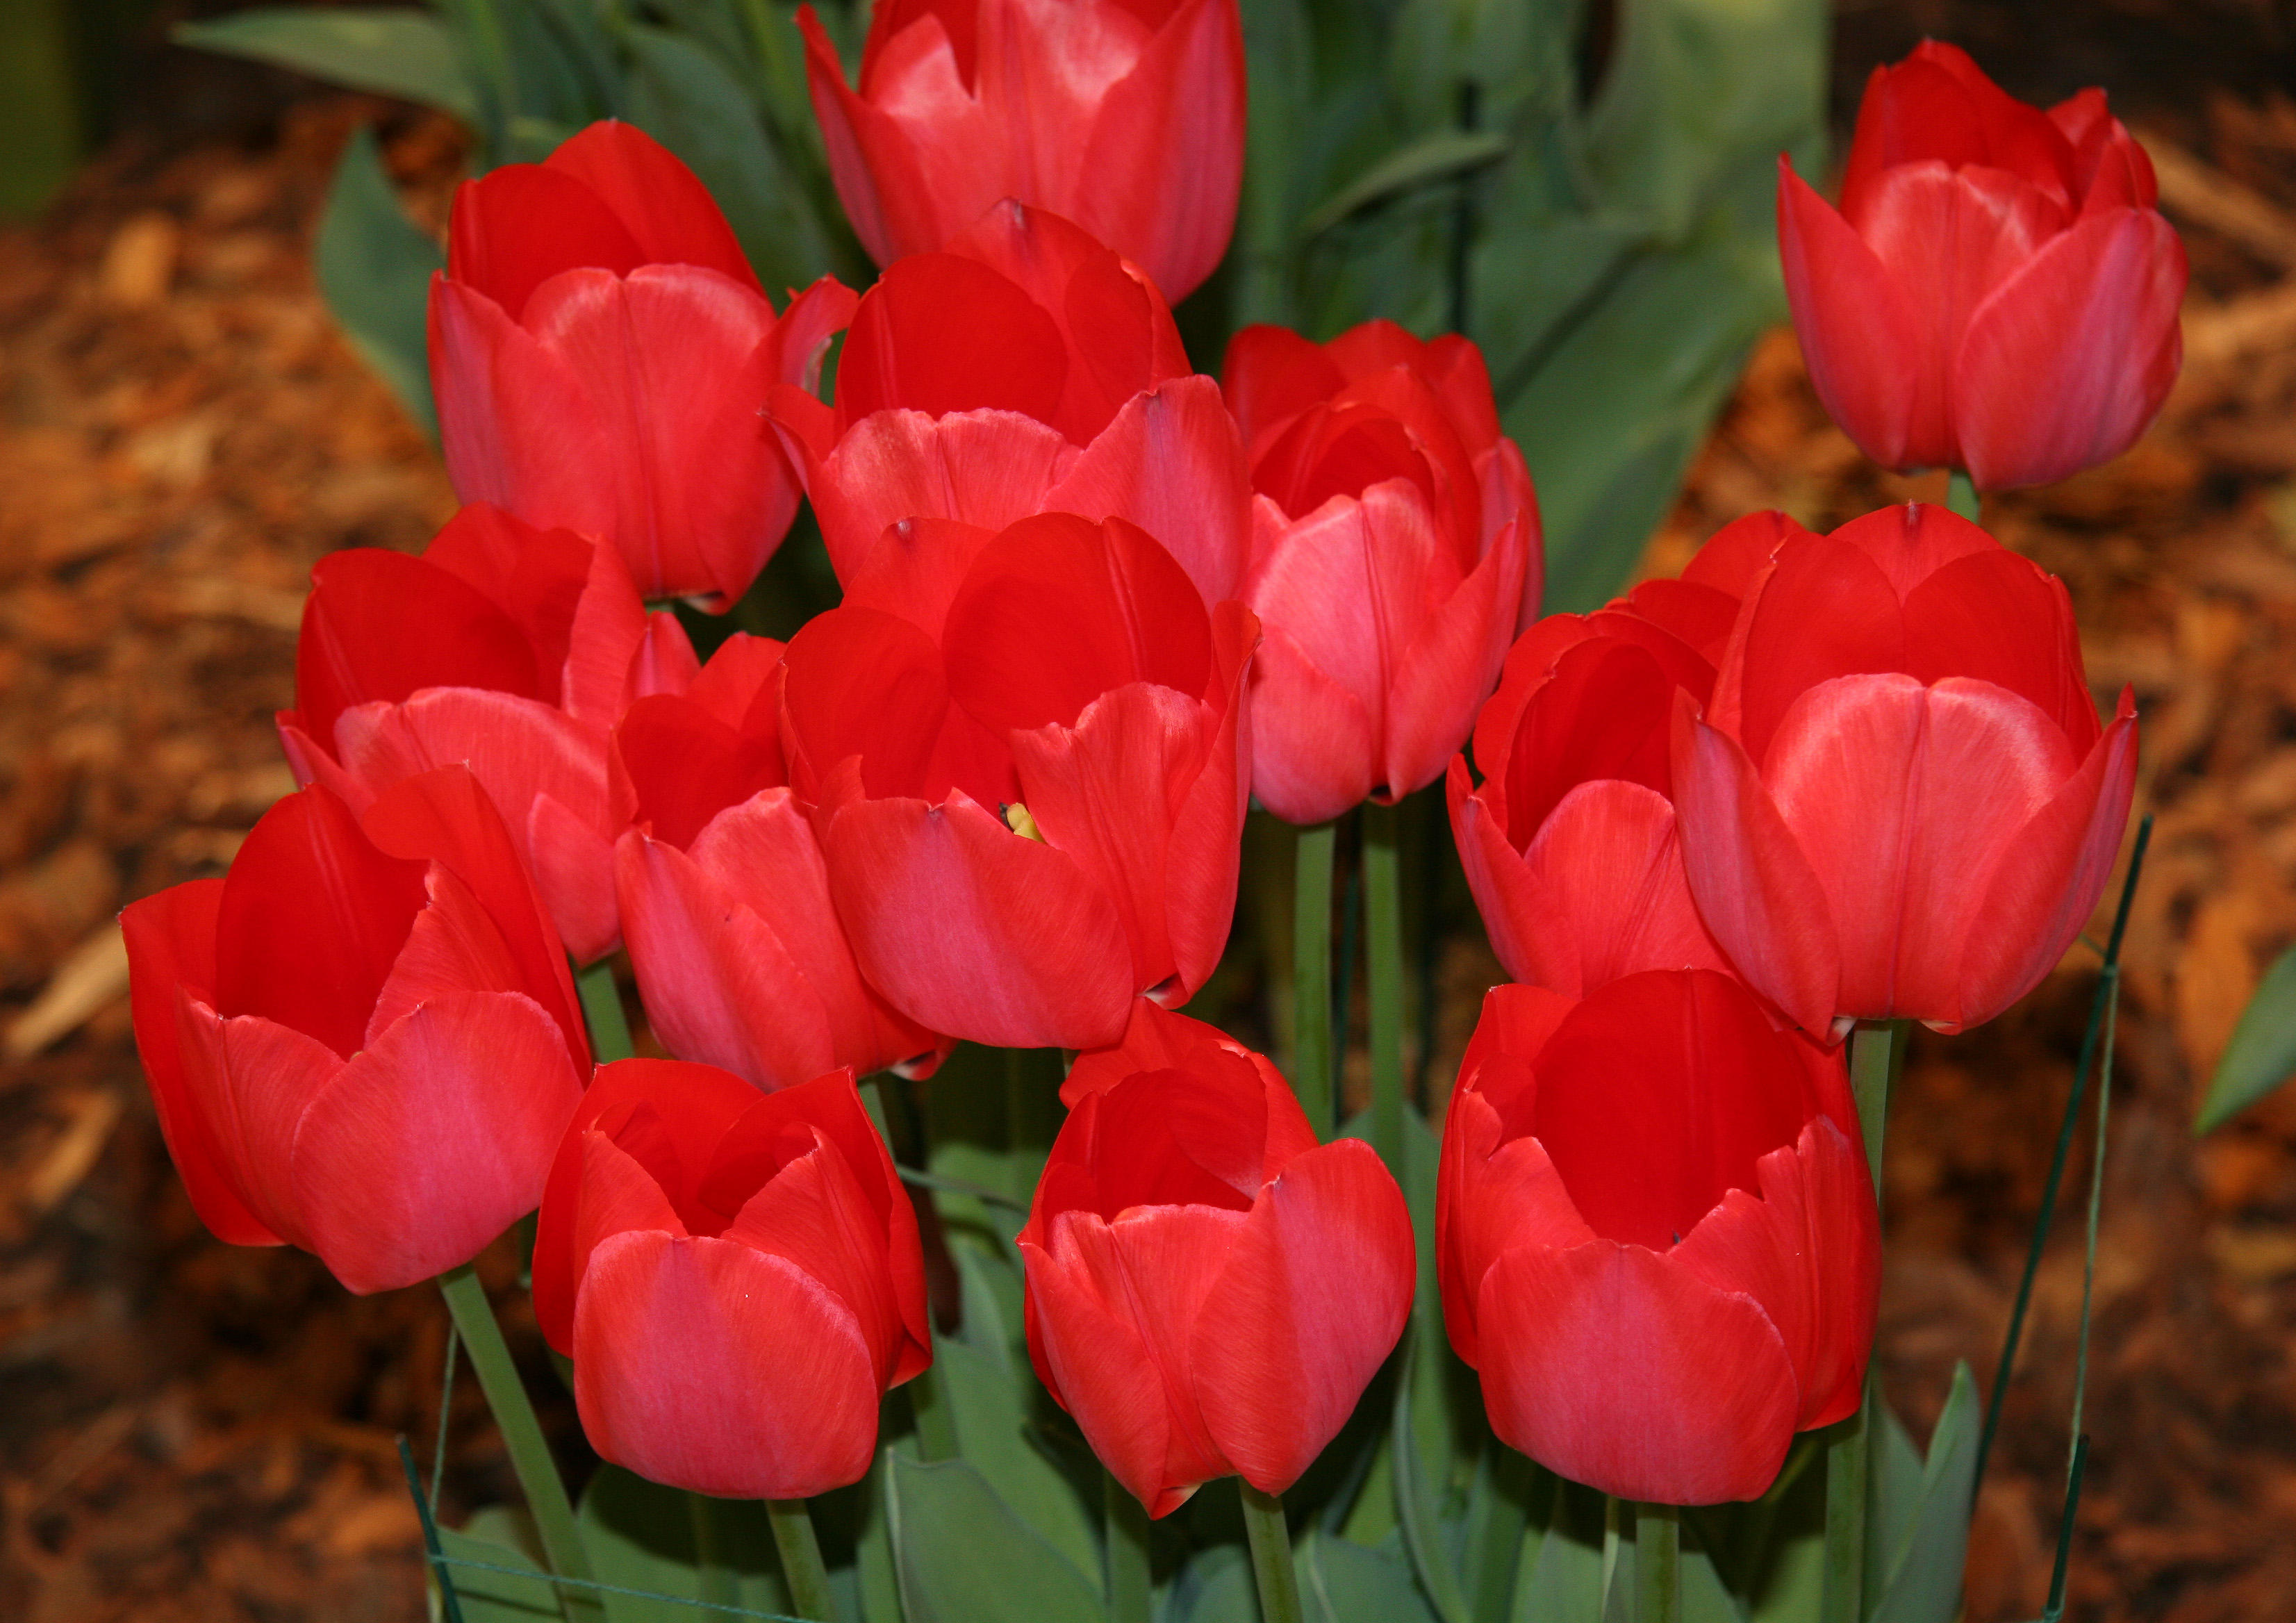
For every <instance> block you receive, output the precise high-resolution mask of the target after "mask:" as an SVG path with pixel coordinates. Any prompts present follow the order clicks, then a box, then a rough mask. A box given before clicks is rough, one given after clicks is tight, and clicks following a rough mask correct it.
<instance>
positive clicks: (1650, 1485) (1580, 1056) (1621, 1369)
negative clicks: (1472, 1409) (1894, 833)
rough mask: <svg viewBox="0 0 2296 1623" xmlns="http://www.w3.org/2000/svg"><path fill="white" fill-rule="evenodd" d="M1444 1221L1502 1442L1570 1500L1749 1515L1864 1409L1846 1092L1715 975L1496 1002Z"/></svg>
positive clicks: (1503, 996)
mask: <svg viewBox="0 0 2296 1623" xmlns="http://www.w3.org/2000/svg"><path fill="white" fill-rule="evenodd" d="M1435 1211H1436V1216H1435V1222H1436V1255H1437V1265H1438V1267H1439V1276H1440V1279H1441V1283H1442V1289H1443V1315H1444V1319H1445V1321H1446V1323H1447V1325H1448V1327H1449V1329H1450V1332H1451V1345H1452V1346H1453V1347H1454V1348H1456V1349H1457V1351H1458V1354H1459V1357H1462V1358H1464V1359H1465V1360H1466V1362H1467V1363H1468V1364H1470V1365H1472V1366H1474V1368H1476V1369H1477V1370H1479V1371H1480V1372H1481V1375H1482V1386H1483V1401H1484V1404H1485V1406H1487V1407H1488V1410H1489V1412H1490V1418H1491V1428H1492V1430H1495V1431H1497V1433H1498V1435H1499V1437H1500V1439H1502V1440H1503V1441H1505V1443H1507V1444H1508V1445H1509V1446H1511V1447H1515V1448H1519V1449H1521V1451H1522V1452H1523V1453H1525V1454H1528V1455H1530V1456H1531V1458H1533V1459H1535V1460H1537V1461H1538V1463H1541V1464H1542V1465H1546V1466H1548V1467H1550V1468H1552V1469H1553V1470H1554V1471H1559V1472H1561V1473H1562V1475H1564V1476H1566V1477H1569V1478H1570V1479H1571V1480H1574V1481H1579V1482H1584V1483H1586V1484H1587V1485H1588V1486H1589V1487H1592V1488H1598V1489H1600V1490H1601V1491H1603V1493H1606V1494H1615V1495H1617V1496H1619V1497H1620V1498H1628V1499H1643V1500H1649V1501H1653V1502H1656V1503H1659V1504H1718V1503H1720V1502H1722V1501H1725V1500H1732V1499H1751V1498H1755V1497H1757V1496H1759V1495H1760V1494H1761V1493H1762V1492H1763V1490H1764V1489H1766V1488H1768V1487H1769V1485H1770V1483H1771V1481H1772V1480H1773V1479H1774V1478H1775V1477H1776V1475H1777V1472H1778V1466H1779V1464H1780V1463H1782V1462H1783V1461H1784V1458H1785V1454H1786V1448H1787V1446H1788V1445H1789V1444H1790V1443H1791V1442H1792V1440H1793V1434H1794V1433H1795V1432H1797V1431H1806V1430H1809V1429H1810V1428H1811V1427H1813V1426H1823V1425H1827V1424H1829V1423H1831V1422H1834V1421H1837V1420H1840V1419H1841V1418H1842V1417H1843V1416H1845V1415H1847V1414H1850V1413H1852V1412H1853V1411H1854V1410H1855V1409H1856V1408H1857V1403H1858V1398H1859V1395H1860V1392H1861V1389H1862V1387H1863V1383H1864V1379H1865V1370H1866V1354H1867V1352H1868V1350H1869V1349H1870V1348H1871V1347H1872V1344H1873V1337H1874V1302H1875V1298H1876V1294H1877V1291H1878V1286H1879V1279H1880V1273H1881V1234H1880V1227H1879V1223H1878V1220H1877V1217H1876V1214H1875V1211H1874V1185H1873V1180H1872V1179H1871V1177H1870V1176H1868V1175H1867V1172H1866V1153H1865V1151H1864V1149H1863V1148H1862V1146H1861V1143H1860V1140H1859V1138H1858V1133H1857V1111H1856V1109H1855V1107H1854V1106H1853V1105H1852V1103H1851V1102H1850V1096H1849V1078H1848V1076H1847V1074H1846V1073H1845V1072H1844V1070H1843V1069H1842V1063H1841V1057H1840V1055H1839V1053H1833V1054H1829V1053H1826V1052H1825V1051H1824V1050H1823V1049H1821V1048H1819V1047H1818V1046H1817V1045H1816V1044H1813V1043H1811V1042H1809V1041H1808V1040H1807V1039H1806V1038H1803V1037H1799V1036H1797V1035H1796V1034H1794V1033H1792V1032H1791V1031H1780V1030H1776V1029H1774V1028H1773V1027H1772V1026H1771V1024H1770V1022H1769V1020H1768V1017H1767V1015H1766V1014H1765V1013H1764V1012H1763V1010H1762V1007H1761V1005H1760V1004H1759V1003H1758V1002H1756V1001H1755V999H1754V997H1753V996H1752V995H1751V993H1749V992H1748V991H1747V990H1746V988H1744V987H1743V986H1741V985H1740V984H1739V983H1738V982H1737V981H1735V980H1732V979H1730V977H1728V976H1726V975H1720V974H1716V973H1714V972H1713V971H1709V970H1691V971H1652V972H1649V973H1645V974H1640V975H1630V976H1628V977H1627V978H1626V979H1624V980H1614V981H1612V982H1611V984H1610V985H1608V986H1606V987H1603V988H1602V989H1600V990H1599V991H1597V992H1595V994H1594V995H1593V996H1589V997H1588V998H1587V999H1586V1001H1585V1002H1583V1003H1579V1002H1574V1001H1572V1000H1571V999H1570V998H1567V997H1563V996H1559V995H1557V994H1555V993H1553V992H1549V991H1546V990H1545V989H1543V988H1538V987H1523V986H1503V987H1497V988H1493V989H1492V991H1491V993H1490V995H1489V996H1488V997H1486V998H1485V999H1484V1001H1483V1015H1482V1020H1481V1021H1480V1024H1479V1025H1478V1026H1477V1027H1476V1029H1475V1035H1474V1037H1473V1040H1472V1041H1471V1042H1470V1043H1469V1045H1468V1047H1467V1055H1466V1059H1465V1062H1464V1064H1463V1066H1462V1067H1461V1070H1460V1072H1459V1084H1458V1087H1457V1089H1456V1092H1454V1093H1453V1094H1452V1096H1451V1110H1450V1113H1449V1115H1448V1116H1447V1118H1446V1119H1445V1121H1444V1127H1443V1160H1442V1168H1441V1171H1440V1174H1439V1181H1438V1184H1437V1193H1436V1209H1435Z"/></svg>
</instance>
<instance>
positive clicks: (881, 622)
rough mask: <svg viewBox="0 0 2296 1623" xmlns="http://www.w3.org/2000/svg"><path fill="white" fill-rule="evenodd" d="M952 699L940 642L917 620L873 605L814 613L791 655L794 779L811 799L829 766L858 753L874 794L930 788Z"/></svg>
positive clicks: (788, 713)
mask: <svg viewBox="0 0 2296 1623" xmlns="http://www.w3.org/2000/svg"><path fill="white" fill-rule="evenodd" d="M948 709H949V703H948V688H947V680H946V678H945V677H944V676H942V674H941V660H940V651H939V649H937V648H935V647H934V646H933V644H932V643H931V640H930V639H929V638H928V637H927V636H926V635H925V634H924V633H923V632H922V631H920V630H918V629H917V628H916V627H914V626H912V625H910V624H909V623H908V622H907V621H906V620H899V619H894V618H893V617H892V616H891V615H890V614H885V613H881V612H880V611H877V610H874V609H850V608H849V609H834V610H832V611H830V612H828V613H826V614H821V615H816V616H815V617H814V618H813V619H811V620H809V621H808V622H807V623H806V625H805V626H804V627H803V628H802V629H800V630H799V632H798V634H797V635H796V636H794V637H792V638H791V639H790V644H789V648H788V650H787V652H785V653H784V654H783V659H782V689H781V725H782V737H783V747H784V748H785V749H786V750H788V752H789V769H790V781H791V783H792V784H793V785H795V787H796V789H797V791H798V792H799V795H801V796H803V797H804V798H805V799H808V800H817V799H820V798H821V792H822V784H823V782H824V779H825V778H826V777H827V776H828V775H829V774H830V773H831V772H832V770H834V769H835V767H836V766H837V765H838V764H839V763H840V761H843V760H846V759H847V758H851V757H858V758H860V761H861V775H862V783H864V785H865V787H866V789H867V791H868V792H869V793H870V794H872V795H877V796H881V795H888V794H902V793H917V792H920V791H929V790H930V788H931V784H930V783H929V773H928V767H929V764H930V763H931V758H932V753H933V750H934V747H935V746H936V744H937V743H938V742H939V738H940V734H941V729H942V726H943V723H944V719H945V717H947V713H948Z"/></svg>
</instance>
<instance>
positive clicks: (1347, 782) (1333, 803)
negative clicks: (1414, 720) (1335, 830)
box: [1251, 626, 1379, 827]
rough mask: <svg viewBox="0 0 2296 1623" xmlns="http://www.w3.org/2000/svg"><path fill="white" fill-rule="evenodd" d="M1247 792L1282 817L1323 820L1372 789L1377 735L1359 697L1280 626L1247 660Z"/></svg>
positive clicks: (1271, 630) (1266, 635) (1269, 631)
mask: <svg viewBox="0 0 2296 1623" xmlns="http://www.w3.org/2000/svg"><path fill="white" fill-rule="evenodd" d="M1378 758H1379V741H1378V737H1377V734H1375V733H1374V729H1373V725H1372V718H1371V712H1370V711H1369V710H1367V709H1365V707H1364V702H1363V701H1362V700H1360V699H1358V698H1357V697H1356V695H1355V694H1353V693H1349V691H1348V690H1347V689H1346V688H1344V687H1342V686H1341V685H1340V684H1339V683H1338V682H1336V681H1334V680H1333V678H1332V677H1331V676H1327V675H1325V674H1324V672H1323V671H1322V670H1320V669H1318V668H1316V665H1315V663H1314V662H1313V661H1312V660H1309V659H1308V656H1307V654H1306V653H1305V652H1302V651H1301V649H1300V645H1299V643H1295V642H1294V641H1292V637H1291V635H1290V634H1289V633H1288V632H1286V631H1284V630H1283V627H1277V626H1271V627H1267V631H1266V632H1265V633H1264V634H1263V640H1262V641H1261V643H1260V644H1259V653H1258V654H1257V655H1256V656H1255V657H1254V658H1253V660H1252V663H1251V791H1252V793H1254V794H1256V795H1258V796H1259V803H1260V804H1261V805H1262V806H1265V807H1267V809H1268V810H1269V811H1271V812H1273V813H1275V815H1276V816H1279V817H1281V818H1283V821H1284V822H1286V823H1292V824H1300V826H1302V827H1305V826H1307V825H1308V824H1316V823H1324V822H1328V821H1330V820H1331V819H1332V818H1333V817H1336V816H1340V814H1341V813H1342V812H1344V811H1346V810H1348V809H1349V807H1353V806H1357V805H1358V804H1360V803H1361V802H1362V801H1363V800H1364V799H1365V797H1366V796H1368V795H1369V794H1370V793H1371V791H1372V780H1373V774H1374V770H1375V768H1376V766H1377V763H1378Z"/></svg>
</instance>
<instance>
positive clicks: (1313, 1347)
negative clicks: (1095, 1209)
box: [1188, 1138, 1416, 1494]
mask: <svg viewBox="0 0 2296 1623" xmlns="http://www.w3.org/2000/svg"><path fill="white" fill-rule="evenodd" d="M1415 1267H1416V1259H1415V1252H1414V1250H1413V1247H1412V1236H1411V1214H1410V1212H1409V1210H1408V1209H1406V1207H1405V1205H1404V1203H1403V1192H1402V1191H1401V1190H1400V1189H1398V1188H1397V1187H1396V1184H1395V1179H1394V1177H1393V1176H1391V1175H1390V1173H1389V1172H1388V1170H1387V1168H1386V1166H1385V1165H1384V1164H1383V1163H1382V1161H1381V1160H1380V1159H1379V1153H1378V1152H1377V1151H1375V1150H1374V1149H1373V1148H1372V1147H1371V1146H1370V1145H1369V1144H1367V1143H1364V1142H1363V1141H1362V1140H1360V1139H1352V1138H1349V1139H1341V1140H1339V1141H1337V1142H1335V1143H1329V1144H1325V1145H1324V1146H1323V1147H1322V1148H1320V1149H1315V1150H1310V1151H1308V1152H1307V1153H1306V1154H1304V1155H1302V1156H1300V1157H1299V1158H1298V1159H1296V1160H1293V1161H1292V1163H1291V1164H1290V1165H1289V1166H1287V1167H1286V1168H1284V1169H1283V1176H1281V1177H1279V1178H1277V1179H1276V1180H1275V1182H1274V1183H1271V1184H1268V1185H1267V1188H1266V1189H1265V1190H1264V1191H1263V1192H1262V1193H1261V1194H1260V1197H1259V1201H1257V1202H1256V1203H1255V1204H1254V1205H1253V1207H1252V1210H1251V1217H1249V1218H1248V1219H1247V1220H1246V1221H1245V1223H1244V1225H1243V1227H1242V1232H1241V1233H1240V1234H1237V1235H1236V1237H1235V1241H1234V1248H1233V1249H1232V1250H1230V1251H1229V1252H1228V1258H1227V1266H1226V1267H1225V1268H1224V1269H1222V1270H1221V1272H1220V1275H1219V1277H1218V1281H1217V1282H1216V1283H1214V1284H1213V1286H1212V1288H1211V1290H1210V1292H1209V1293H1208V1294H1207V1295H1206V1296H1205V1298H1204V1301H1203V1306H1202V1307H1201V1310H1200V1311H1199V1313H1198V1315H1197V1318H1196V1325H1195V1334H1194V1336H1193V1339H1192V1341H1191V1344H1190V1347H1189V1352H1188V1359H1189V1363H1190V1365H1191V1366H1192V1368H1193V1373H1194V1376H1195V1388H1196V1401H1197V1404H1198V1406H1199V1407H1200V1409H1201V1412H1202V1414H1203V1417H1204V1424H1205V1427H1206V1429H1207V1430H1209V1431H1210V1434H1211V1436H1212V1438H1213V1439H1214V1441H1215V1442H1216V1443H1217V1445H1218V1448H1219V1451H1220V1453H1221V1454H1222V1455H1225V1456H1226V1459H1227V1461H1228V1463H1230V1464H1231V1465H1233V1466H1234V1468H1235V1470H1236V1471H1237V1472H1238V1473H1239V1474H1240V1475H1242V1477H1243V1479H1244V1480H1246V1481H1248V1482H1250V1483H1251V1485H1252V1486H1253V1487H1255V1488H1259V1489H1260V1490H1261V1491H1263V1492H1266V1493H1271V1494H1280V1493H1282V1492H1283V1491H1284V1490H1285V1489H1286V1488H1290V1487H1291V1486H1292V1483H1294V1482H1296V1481H1298V1480H1299V1479H1300V1473H1301V1472H1302V1471H1306V1470H1307V1469H1308V1466H1309V1465H1311V1464H1313V1463H1315V1461H1316V1455H1319V1454H1321V1453H1322V1452H1323V1451H1324V1445H1325V1444H1327V1443H1329V1442H1330V1441H1331V1440H1332V1439H1333V1438H1334V1437H1335V1436H1337V1435H1338V1434H1339V1430H1340V1428H1341V1426H1343V1425H1345V1424H1346V1423H1347V1420H1348V1416H1349V1414H1353V1413H1354V1412H1355V1406H1356V1400H1357V1398H1361V1397H1362V1396H1363V1390H1364V1388H1365V1386H1366V1385H1368V1384H1369V1383H1370V1381H1371V1378H1372V1376H1373V1375H1374V1374H1376V1373H1378V1371H1379V1366H1380V1365H1381V1363H1382V1361H1383V1360H1384V1359H1385V1358H1386V1357H1387V1355H1388V1354H1389V1353H1390V1352H1391V1351H1392V1350H1394V1348H1395V1343H1396V1340H1397V1338H1398V1337H1399V1336H1400V1335H1401V1334H1402V1333H1403V1326H1404V1324H1405V1322H1406V1320H1407V1319H1408V1318H1409V1317H1410V1316H1411V1288H1412V1275H1413V1274H1414V1272H1415Z"/></svg>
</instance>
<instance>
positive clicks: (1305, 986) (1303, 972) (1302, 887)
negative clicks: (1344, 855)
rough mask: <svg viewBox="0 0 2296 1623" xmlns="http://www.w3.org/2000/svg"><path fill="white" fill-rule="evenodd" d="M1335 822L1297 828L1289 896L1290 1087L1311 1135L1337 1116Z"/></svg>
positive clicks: (1323, 1132)
mask: <svg viewBox="0 0 2296 1623" xmlns="http://www.w3.org/2000/svg"><path fill="white" fill-rule="evenodd" d="M1339 832H1340V827H1339V824H1337V823H1319V824H1316V826H1315V827H1313V828H1303V829H1301V830H1300V831H1299V838H1298V848H1297V852H1296V857H1295V866H1296V870H1297V880H1298V883H1297V886H1296V888H1295V889H1294V890H1293V892H1292V1092H1293V1093H1295V1094H1298V1095H1299V1097H1300V1109H1301V1110H1303V1111H1307V1112H1308V1122H1309V1123H1310V1125H1312V1126H1313V1127H1315V1129H1316V1137H1318V1138H1328V1137H1329V1136H1330V1135H1331V1133H1332V1127H1333V1123H1334V1122H1335V1121H1336V1120H1337V1119H1338V1113H1337V1111H1336V1110H1335V1109H1334V1108H1333V1093H1334V1091H1335V1090H1334V1088H1333V1077H1332V862H1333V855H1334V853H1335V852H1336V851H1337V850H1338V848H1339Z"/></svg>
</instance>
